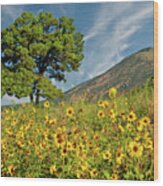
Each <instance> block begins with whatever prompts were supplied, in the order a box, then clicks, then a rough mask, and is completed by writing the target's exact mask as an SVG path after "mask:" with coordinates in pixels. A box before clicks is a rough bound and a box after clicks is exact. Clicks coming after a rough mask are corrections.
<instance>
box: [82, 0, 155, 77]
mask: <svg viewBox="0 0 163 186" xmlns="http://www.w3.org/2000/svg"><path fill="white" fill-rule="evenodd" d="M117 5H118V4H117ZM117 5H116V6H113V7H112V9H111V11H110V9H109V11H110V12H108V8H107V7H105V6H104V5H103V6H102V7H101V9H100V11H99V12H98V14H97V20H95V22H94V25H93V26H92V28H91V29H90V30H89V31H88V34H87V35H86V36H85V38H84V39H85V41H86V43H88V42H89V41H90V40H92V41H93V40H96V38H98V41H96V42H95V45H96V47H97V46H98V50H97V49H96V48H95V50H94V53H93V54H92V55H93V56H94V65H93V68H92V67H91V68H89V70H90V71H89V72H90V73H91V75H92V77H94V76H97V75H99V74H101V73H103V72H104V71H106V70H107V69H108V68H110V67H112V66H113V65H115V64H116V63H118V62H119V61H120V60H121V59H122V58H123V57H124V56H123V54H122V53H123V51H125V50H126V49H128V48H129V47H130V46H131V41H130V39H131V38H132V37H133V36H134V34H136V33H137V32H138V31H139V30H141V29H142V27H143V22H144V21H146V20H147V19H148V18H149V17H150V16H152V13H153V8H152V6H145V7H143V6H142V7H141V6H140V7H138V8H137V9H134V6H135V4H134V3H126V4H125V6H121V4H119V5H120V6H117ZM128 10H133V11H128ZM109 27H111V29H110V30H109ZM107 31H108V32H107ZM95 56H96V57H95ZM98 56H100V58H99V57H98ZM91 58H92V57H91V56H90V55H88V56H87V59H86V60H87V61H90V60H91ZM99 59H100V62H99Z"/></svg>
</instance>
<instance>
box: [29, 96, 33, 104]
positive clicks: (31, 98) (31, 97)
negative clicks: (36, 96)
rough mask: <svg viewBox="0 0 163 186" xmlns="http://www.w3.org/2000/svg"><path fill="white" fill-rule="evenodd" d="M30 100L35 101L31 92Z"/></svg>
mask: <svg viewBox="0 0 163 186" xmlns="http://www.w3.org/2000/svg"><path fill="white" fill-rule="evenodd" d="M29 97H30V101H31V103H33V94H30V96H29Z"/></svg>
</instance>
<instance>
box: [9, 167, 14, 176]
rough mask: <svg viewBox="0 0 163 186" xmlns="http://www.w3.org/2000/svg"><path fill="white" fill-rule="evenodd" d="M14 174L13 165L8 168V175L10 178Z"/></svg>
mask: <svg viewBox="0 0 163 186" xmlns="http://www.w3.org/2000/svg"><path fill="white" fill-rule="evenodd" d="M14 172H15V167H14V165H9V166H8V173H9V174H10V176H13V174H14Z"/></svg>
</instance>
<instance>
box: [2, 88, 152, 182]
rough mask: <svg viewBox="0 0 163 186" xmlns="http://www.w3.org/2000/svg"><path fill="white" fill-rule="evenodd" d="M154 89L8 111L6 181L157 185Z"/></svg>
mask: <svg viewBox="0 0 163 186" xmlns="http://www.w3.org/2000/svg"><path fill="white" fill-rule="evenodd" d="M153 123H154V120H153V87H152V88H148V87H147V88H140V89H139V90H136V91H132V92H130V93H128V94H124V95H120V96H119V95H118V92H117V89H116V88H114V87H113V88H111V89H109V91H108V97H107V98H105V99H99V100H98V101H97V102H92V103H91V102H88V101H86V100H85V99H83V98H82V99H79V100H78V101H77V102H65V101H60V102H59V103H54V102H51V101H48V100H47V101H44V103H40V105H37V106H35V105H33V104H22V105H15V106H12V107H4V108H2V142H1V147H2V148H1V151H2V158H1V169H2V176H3V177H28V178H29V177H30V178H38V177H41V178H70V179H71V178H75V179H77V178H80V179H112V180H119V179H120V180H122V179H124V180H153V179H154V152H153V148H154V147H153Z"/></svg>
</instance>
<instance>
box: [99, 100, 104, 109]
mask: <svg viewBox="0 0 163 186" xmlns="http://www.w3.org/2000/svg"><path fill="white" fill-rule="evenodd" d="M98 106H99V107H102V108H103V106H104V105H103V101H102V100H100V101H99V102H98Z"/></svg>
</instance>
